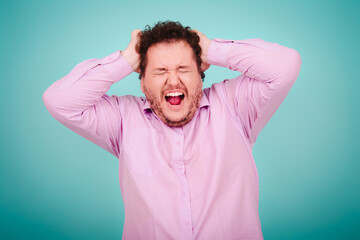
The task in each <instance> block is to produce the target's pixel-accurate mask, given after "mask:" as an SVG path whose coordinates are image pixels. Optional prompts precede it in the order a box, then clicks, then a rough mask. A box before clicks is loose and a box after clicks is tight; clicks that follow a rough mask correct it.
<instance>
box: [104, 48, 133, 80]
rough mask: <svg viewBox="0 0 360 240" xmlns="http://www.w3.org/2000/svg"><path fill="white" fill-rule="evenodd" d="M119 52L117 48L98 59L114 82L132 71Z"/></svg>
mask: <svg viewBox="0 0 360 240" xmlns="http://www.w3.org/2000/svg"><path fill="white" fill-rule="evenodd" d="M120 53H121V52H120V50H118V51H116V52H114V53H112V54H110V55H109V56H106V57H104V58H101V59H100V64H101V65H102V66H103V67H104V68H105V69H106V70H107V71H108V72H109V73H110V74H111V75H112V77H113V79H114V82H118V81H119V80H120V79H122V78H124V77H126V76H127V75H129V74H130V73H132V72H133V71H134V70H133V69H132V67H131V65H130V64H129V63H128V62H127V61H126V60H125V58H124V57H123V56H122V55H121V54H120Z"/></svg>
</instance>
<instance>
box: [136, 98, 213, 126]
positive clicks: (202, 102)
mask: <svg viewBox="0 0 360 240" xmlns="http://www.w3.org/2000/svg"><path fill="white" fill-rule="evenodd" d="M143 100H144V106H143V108H142V109H143V112H144V114H145V115H146V117H147V118H149V119H150V115H151V113H152V112H153V111H152V110H151V107H150V103H149V101H148V100H147V99H146V98H143ZM209 106H210V104H209V100H208V98H207V96H206V94H205V93H204V91H203V93H202V97H201V100H200V106H199V109H200V108H203V107H209Z"/></svg>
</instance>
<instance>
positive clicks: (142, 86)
mask: <svg viewBox="0 0 360 240" xmlns="http://www.w3.org/2000/svg"><path fill="white" fill-rule="evenodd" d="M140 88H141V91H142V92H143V93H144V94H145V92H144V77H142V78H141V80H140Z"/></svg>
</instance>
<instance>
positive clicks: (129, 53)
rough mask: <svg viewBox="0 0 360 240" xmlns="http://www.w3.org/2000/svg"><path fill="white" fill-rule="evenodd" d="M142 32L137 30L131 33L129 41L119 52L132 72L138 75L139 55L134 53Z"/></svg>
mask: <svg viewBox="0 0 360 240" xmlns="http://www.w3.org/2000/svg"><path fill="white" fill-rule="evenodd" d="M141 34H142V32H141V31H140V30H139V29H136V30H134V31H132V33H131V41H130V43H129V45H128V46H127V47H126V49H125V50H124V51H121V54H122V55H123V57H124V58H125V60H126V61H127V62H128V63H129V64H130V65H131V67H132V69H133V70H134V72H137V73H140V69H139V63H140V55H139V54H138V53H137V51H136V49H135V48H136V44H137V43H138V42H139V41H140V36H141Z"/></svg>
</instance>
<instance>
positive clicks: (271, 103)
mask: <svg viewBox="0 0 360 240" xmlns="http://www.w3.org/2000/svg"><path fill="white" fill-rule="evenodd" d="M207 61H208V63H209V64H212V65H217V66H221V67H227V68H229V69H231V70H234V71H239V72H241V73H243V74H241V75H239V76H238V77H236V78H234V79H230V80H224V81H222V82H219V83H215V84H213V85H212V86H211V87H210V88H206V89H204V90H203V93H204V94H203V97H202V99H201V104H200V108H199V109H198V111H197V112H196V114H195V116H194V118H193V119H192V120H191V121H190V122H189V123H188V124H187V125H185V126H184V127H179V128H174V127H169V126H167V125H165V124H164V123H163V122H161V121H160V120H159V118H158V117H157V116H156V115H155V114H154V113H153V112H152V111H151V109H150V105H149V103H148V102H147V101H146V99H145V98H143V97H135V96H129V95H127V96H115V95H112V96H109V95H107V94H106V92H107V91H108V90H109V88H110V86H111V85H112V84H113V83H116V82H118V81H119V80H120V79H122V78H124V77H125V76H127V75H128V74H130V73H131V72H132V68H131V66H130V65H129V64H128V63H127V62H126V60H125V59H124V58H123V57H122V55H121V54H120V51H116V52H114V53H113V54H111V55H109V56H107V57H104V58H101V59H89V60H86V61H84V62H81V63H79V64H78V65H77V66H75V68H74V69H73V70H72V71H71V72H70V73H69V74H68V75H67V76H65V77H63V78H62V79H60V80H58V81H56V82H54V83H53V84H52V85H51V86H50V87H49V88H48V89H47V90H46V91H45V93H44V95H43V101H44V103H45V106H46V108H47V109H48V111H49V112H50V113H51V115H52V116H53V117H54V118H55V119H57V120H58V121H59V122H61V123H62V124H63V125H65V126H66V127H68V128H69V129H71V130H73V131H74V132H76V133H78V134H79V135H81V136H83V137H85V138H86V139H88V140H90V141H92V142H93V143H95V144H97V145H99V146H100V147H102V148H104V149H105V150H107V151H108V152H110V153H111V154H113V155H114V156H115V157H116V158H118V159H119V178H120V179H119V181H120V188H121V193H122V197H123V201H124V206H125V222H124V230H123V239H206V240H209V239H263V236H262V231H261V224H260V219H259V212H258V204H259V182H258V174H257V169H256V166H255V162H254V159H253V155H252V148H253V146H254V143H255V141H256V138H257V136H258V134H259V133H260V131H261V130H262V129H263V127H264V126H265V124H266V123H267V122H268V121H269V119H270V118H271V117H272V115H273V114H274V113H275V111H276V110H277V109H278V107H279V105H280V104H281V102H282V101H283V100H284V98H285V97H286V95H287V94H288V92H289V90H290V89H291V87H292V86H293V84H294V82H295V80H296V78H297V76H298V74H299V71H300V66H301V58H300V55H299V54H298V52H297V51H295V50H293V49H290V48H287V47H283V46H280V45H278V44H276V43H269V42H265V41H263V40H261V39H248V40H241V41H230V40H221V39H214V41H212V43H211V45H210V47H209V50H208V59H207Z"/></svg>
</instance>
